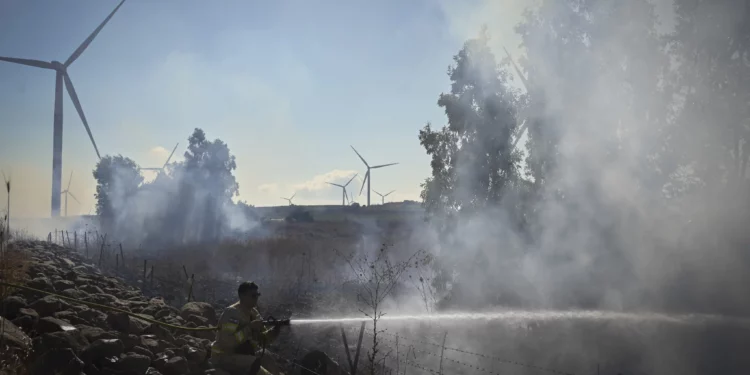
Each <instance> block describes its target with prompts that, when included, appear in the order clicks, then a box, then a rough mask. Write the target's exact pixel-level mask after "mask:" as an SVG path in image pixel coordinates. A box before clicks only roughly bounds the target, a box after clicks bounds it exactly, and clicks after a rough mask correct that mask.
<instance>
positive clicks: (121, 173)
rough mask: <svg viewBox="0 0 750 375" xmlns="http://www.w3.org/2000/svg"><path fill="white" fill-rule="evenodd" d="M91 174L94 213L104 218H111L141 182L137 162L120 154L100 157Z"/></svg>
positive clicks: (141, 177) (141, 176) (141, 178)
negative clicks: (93, 189)
mask: <svg viewBox="0 0 750 375" xmlns="http://www.w3.org/2000/svg"><path fill="white" fill-rule="evenodd" d="M93 174H94V179H96V194H95V195H94V197H95V198H96V213H97V215H99V216H101V217H102V218H105V219H113V218H114V217H115V214H116V212H117V210H118V209H119V208H120V207H123V205H124V204H125V202H127V200H128V199H129V198H130V197H132V196H133V195H134V194H135V193H136V192H137V191H138V187H139V186H140V185H141V183H143V175H141V171H140V167H139V166H138V164H136V162H135V161H133V160H132V159H130V158H126V157H124V156H122V155H117V156H110V155H107V156H105V157H103V158H101V160H99V162H98V163H97V164H96V168H94V171H93Z"/></svg>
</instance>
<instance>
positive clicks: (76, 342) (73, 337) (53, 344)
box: [32, 329, 89, 355]
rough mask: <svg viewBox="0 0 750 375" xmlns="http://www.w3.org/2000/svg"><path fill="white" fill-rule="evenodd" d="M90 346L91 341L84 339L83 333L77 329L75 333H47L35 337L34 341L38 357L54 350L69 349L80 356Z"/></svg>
mask: <svg viewBox="0 0 750 375" xmlns="http://www.w3.org/2000/svg"><path fill="white" fill-rule="evenodd" d="M88 345H89V341H88V340H86V337H84V336H83V334H82V333H81V331H79V330H77V329H76V330H74V331H60V332H52V333H45V334H42V335H41V336H37V337H34V339H33V340H32V346H33V348H34V353H36V354H37V355H41V354H43V353H46V352H47V351H49V350H50V349H54V348H61V349H65V348H69V349H72V350H73V352H74V353H76V354H78V353H80V352H81V351H82V350H83V349H84V348H86V347H87V346H88Z"/></svg>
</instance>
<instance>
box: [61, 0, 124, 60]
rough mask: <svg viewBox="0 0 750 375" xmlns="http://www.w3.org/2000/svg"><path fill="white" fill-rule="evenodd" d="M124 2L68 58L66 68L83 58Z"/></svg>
mask: <svg viewBox="0 0 750 375" xmlns="http://www.w3.org/2000/svg"><path fill="white" fill-rule="evenodd" d="M124 2H125V0H122V1H120V4H117V6H116V7H115V10H113V11H112V13H110V14H109V15H108V16H107V18H105V19H104V21H102V23H101V24H99V27H97V28H96V29H94V32H93V33H91V35H89V37H88V38H86V40H84V41H83V43H81V45H80V46H78V48H76V50H75V51H73V54H72V55H70V57H68V59H67V60H65V64H64V65H65V67H66V68H67V67H69V66H70V64H72V63H73V61H76V59H77V58H78V57H79V56H81V54H82V53H83V51H85V50H86V48H88V46H89V44H91V41H93V40H94V38H96V35H97V34H99V32H100V31H102V28H103V27H104V25H106V24H107V22H109V19H110V18H112V16H114V15H115V12H117V10H118V9H120V7H121V6H122V3H124Z"/></svg>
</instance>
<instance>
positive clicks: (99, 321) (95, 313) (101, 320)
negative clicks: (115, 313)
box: [78, 308, 110, 329]
mask: <svg viewBox="0 0 750 375" xmlns="http://www.w3.org/2000/svg"><path fill="white" fill-rule="evenodd" d="M78 315H79V316H80V317H81V318H83V319H86V321H87V322H90V323H91V324H93V325H94V326H96V327H99V328H106V329H109V328H110V325H109V323H108V321H107V314H106V313H103V312H101V311H99V310H94V309H88V308H87V309H85V310H81V311H79V312H78Z"/></svg>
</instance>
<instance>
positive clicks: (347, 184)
mask: <svg viewBox="0 0 750 375" xmlns="http://www.w3.org/2000/svg"><path fill="white" fill-rule="evenodd" d="M354 177H357V174H355V175H354V176H352V178H350V179H349V181H348V182H347V183H346V184H344V186H349V182H352V180H353V179H354Z"/></svg>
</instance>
